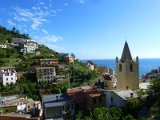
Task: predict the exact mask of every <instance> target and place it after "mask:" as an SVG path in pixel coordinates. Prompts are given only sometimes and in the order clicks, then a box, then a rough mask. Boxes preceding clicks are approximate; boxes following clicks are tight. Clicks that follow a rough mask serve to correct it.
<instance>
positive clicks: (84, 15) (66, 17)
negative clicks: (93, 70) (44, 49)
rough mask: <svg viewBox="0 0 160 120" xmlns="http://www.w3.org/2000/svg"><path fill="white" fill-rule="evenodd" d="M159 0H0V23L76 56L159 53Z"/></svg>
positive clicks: (143, 55) (98, 57) (151, 54)
mask: <svg viewBox="0 0 160 120" xmlns="http://www.w3.org/2000/svg"><path fill="white" fill-rule="evenodd" d="M159 6H160V0H1V2H0V25H2V26H4V27H6V28H8V29H12V28H13V27H16V28H17V29H18V30H19V31H20V32H21V33H27V34H29V36H30V37H31V38H32V39H34V40H36V41H37V42H38V43H42V44H45V45H46V46H48V47H49V48H51V49H53V50H55V51H58V52H63V53H74V54H75V55H76V57H77V58H78V59H113V58H115V57H116V56H118V57H119V58H120V57H121V54H122V49H123V47H124V43H125V41H127V42H128V44H129V47H130V50H131V53H132V57H133V58H135V57H136V56H139V58H160V7H159Z"/></svg>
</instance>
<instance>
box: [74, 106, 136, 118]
mask: <svg viewBox="0 0 160 120" xmlns="http://www.w3.org/2000/svg"><path fill="white" fill-rule="evenodd" d="M122 117H123V120H135V119H134V117H132V116H131V115H127V116H123V112H122V110H121V109H120V108H116V107H113V108H109V109H108V108H96V109H95V110H94V111H93V112H92V113H90V116H84V115H83V114H82V112H80V113H79V114H77V115H76V120H121V119H122Z"/></svg>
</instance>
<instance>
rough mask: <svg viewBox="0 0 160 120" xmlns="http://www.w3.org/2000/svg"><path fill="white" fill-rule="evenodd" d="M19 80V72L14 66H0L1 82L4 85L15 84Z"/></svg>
mask: <svg viewBox="0 0 160 120" xmlns="http://www.w3.org/2000/svg"><path fill="white" fill-rule="evenodd" d="M16 80H17V72H16V70H15V68H14V67H1V68H0V83H1V84H3V85H6V84H11V83H13V84H15V83H16Z"/></svg>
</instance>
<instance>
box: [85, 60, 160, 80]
mask: <svg viewBox="0 0 160 120" xmlns="http://www.w3.org/2000/svg"><path fill="white" fill-rule="evenodd" d="M86 61H87V60H82V62H86ZM91 61H93V62H94V63H95V64H97V65H98V66H107V67H109V68H112V69H113V70H114V71H116V64H115V59H102V60H91ZM158 67H160V58H154V59H152V58H149V59H140V60H139V75H140V77H142V75H144V74H146V73H148V72H150V71H151V70H152V69H158Z"/></svg>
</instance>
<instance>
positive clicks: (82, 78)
mask: <svg viewBox="0 0 160 120" xmlns="http://www.w3.org/2000/svg"><path fill="white" fill-rule="evenodd" d="M69 73H70V82H71V85H72V87H75V86H79V85H80V84H82V83H84V82H86V83H87V82H88V83H89V80H94V79H96V78H97V77H98V76H99V75H100V73H99V72H97V71H95V70H89V69H88V68H87V67H86V65H85V64H83V63H81V62H75V63H74V64H71V65H70V69H69Z"/></svg>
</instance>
